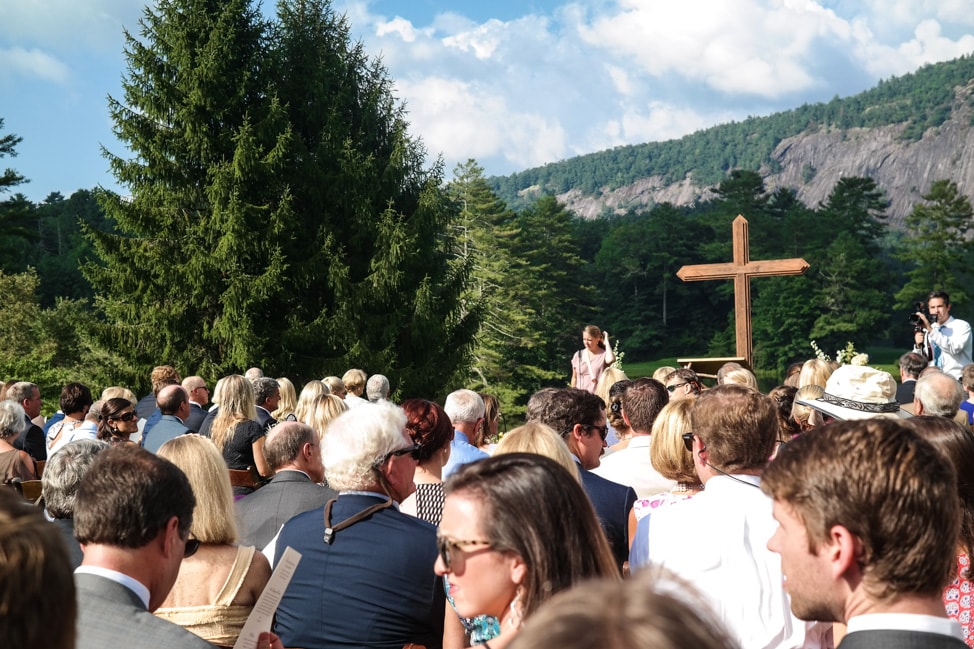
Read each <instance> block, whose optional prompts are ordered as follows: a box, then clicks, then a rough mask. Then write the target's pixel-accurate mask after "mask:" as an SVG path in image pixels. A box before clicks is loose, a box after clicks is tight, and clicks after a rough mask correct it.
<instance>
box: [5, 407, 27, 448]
mask: <svg viewBox="0 0 974 649" xmlns="http://www.w3.org/2000/svg"><path fill="white" fill-rule="evenodd" d="M25 428H27V414H26V413H25V412H24V407H23V406H22V405H20V404H19V403H17V402H16V401H10V400H9V399H8V400H6V401H0V439H10V438H12V437H17V436H18V435H20V434H21V433H22V432H24V429H25Z"/></svg>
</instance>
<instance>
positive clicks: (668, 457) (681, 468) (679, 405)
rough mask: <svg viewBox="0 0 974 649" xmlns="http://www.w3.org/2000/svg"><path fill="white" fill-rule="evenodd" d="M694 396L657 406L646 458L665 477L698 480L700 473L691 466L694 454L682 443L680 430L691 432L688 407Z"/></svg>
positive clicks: (687, 480)
mask: <svg viewBox="0 0 974 649" xmlns="http://www.w3.org/2000/svg"><path fill="white" fill-rule="evenodd" d="M694 403H695V402H694V400H693V399H679V400H677V401H671V402H669V403H668V404H666V405H665V406H663V409H662V410H660V412H659V416H657V417H656V421H655V422H654V423H653V434H652V435H651V436H650V438H649V460H650V462H651V463H652V464H653V468H654V469H656V470H657V471H659V472H660V475H662V476H663V477H664V478H668V479H670V480H676V481H677V482H682V483H684V484H697V483H699V482H700V477H699V476H697V470H696V468H694V466H693V455H692V454H691V453H690V452H689V451H687V448H686V445H685V444H684V443H683V433H687V432H690V429H691V428H692V426H691V425H690V409H691V408H692V407H693V404H694Z"/></svg>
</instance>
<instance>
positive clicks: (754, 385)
mask: <svg viewBox="0 0 974 649" xmlns="http://www.w3.org/2000/svg"><path fill="white" fill-rule="evenodd" d="M729 383H736V384H737V385H746V386H747V387H749V388H751V389H753V390H757V391H758V392H760V391H761V390H760V389H759V388H758V379H757V377H756V376H754V372H752V371H751V370H749V369H746V368H743V367H738V368H735V369H732V370H729V371H727V372H725V373H724V376H723V380H722V381H721V385H727V384H729Z"/></svg>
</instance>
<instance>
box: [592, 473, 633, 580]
mask: <svg viewBox="0 0 974 649" xmlns="http://www.w3.org/2000/svg"><path fill="white" fill-rule="evenodd" d="M579 472H580V473H581V474H582V486H583V487H584V488H585V493H587V494H588V498H589V500H591V501H592V505H593V506H594V507H595V513H596V514H597V515H598V517H599V523H601V524H602V529H603V530H605V535H606V537H607V538H608V539H609V546H610V547H611V548H612V554H613V556H615V558H616V562H617V563H618V564H619V567H620V568H621V567H622V564H623V563H624V562H625V561H626V560H627V559H628V558H629V510H631V509H632V506H633V504H634V503H635V502H636V492H635V490H633V488H632V487H627V486H625V485H621V484H619V483H617V482H612V481H611V480H606V479H605V478H603V477H601V476H597V475H595V474H594V473H592V472H591V471H586V470H585V469H582V468H581V467H579Z"/></svg>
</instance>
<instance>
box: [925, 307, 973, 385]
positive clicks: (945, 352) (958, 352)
mask: <svg viewBox="0 0 974 649" xmlns="http://www.w3.org/2000/svg"><path fill="white" fill-rule="evenodd" d="M927 310H928V311H929V312H930V318H929V319H928V318H927V314H926V313H923V312H922V311H918V312H917V313H916V315H917V318H918V319H919V320H920V325H921V326H922V327H923V331H917V332H915V333H914V334H913V343H914V344H913V351H915V352H917V353H919V354H923V356H924V357H925V358H926V359H927V361H928V363H927V364H928V365H933V366H935V367H939V368H940V369H941V370H943V371H944V372H945V373H947V374H950V375H951V376H952V377H954V378H955V379H957V380H958V381H960V380H961V372H963V370H964V366H965V365H968V364H970V363H971V325H970V324H969V323H967V322H965V321H964V320H958V319H957V318H955V317H953V316H952V315H950V296H949V295H947V293H946V292H944V291H934V292H932V293H931V294H930V296H929V297H928V298H927ZM930 320H933V322H932V323H931V322H930Z"/></svg>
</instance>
